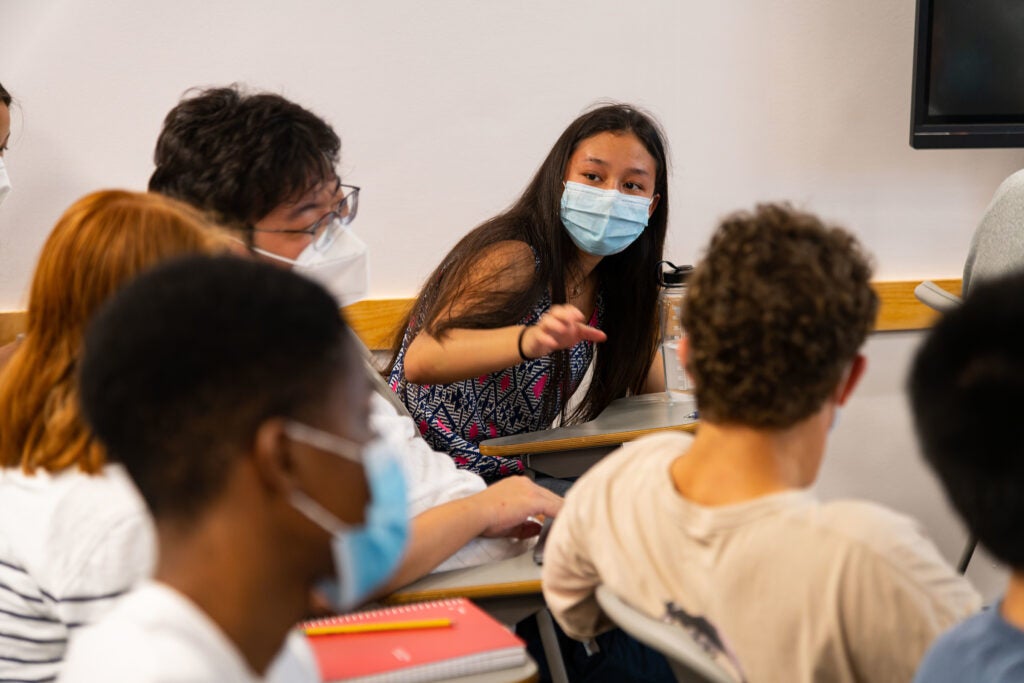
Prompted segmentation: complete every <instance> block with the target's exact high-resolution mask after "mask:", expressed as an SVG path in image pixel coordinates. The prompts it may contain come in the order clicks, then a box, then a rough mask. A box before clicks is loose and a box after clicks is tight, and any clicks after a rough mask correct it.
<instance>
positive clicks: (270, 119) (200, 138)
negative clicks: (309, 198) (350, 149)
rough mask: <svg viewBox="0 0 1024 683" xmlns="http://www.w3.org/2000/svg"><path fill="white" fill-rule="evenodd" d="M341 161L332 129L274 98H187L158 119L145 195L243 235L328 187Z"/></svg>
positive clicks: (235, 89) (230, 92)
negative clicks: (179, 204)
mask: <svg viewBox="0 0 1024 683" xmlns="http://www.w3.org/2000/svg"><path fill="white" fill-rule="evenodd" d="M340 154H341V140H340V139H339V138H338V136H337V134H336V133H335V132H334V129H332V128H331V126H330V124H328V123H327V122H326V121H324V120H323V119H322V118H320V117H319V116H317V115H316V114H314V113H313V112H311V111H309V110H307V109H304V108H302V107H301V106H299V105H298V104H295V103H294V102H292V101H290V100H288V99H285V98H284V97H281V96H280V95H275V94H273V93H255V94H250V93H247V92H245V91H244V90H243V89H242V88H241V87H240V86H238V85H231V86H229V87H226V88H210V89H207V90H198V91H190V92H189V93H187V94H186V96H185V97H183V98H182V100H181V101H180V102H179V103H178V105H177V106H176V107H174V108H173V109H172V110H171V111H170V112H169V113H168V114H167V117H166V118H165V119H164V125H163V129H162V130H161V131H160V137H159V138H158V139H157V143H156V151H155V152H154V153H153V162H154V163H155V164H156V169H155V170H154V171H153V175H152V176H151V177H150V179H149V190H150V191H151V192H159V193H161V194H165V195H169V196H171V197H174V198H175V199H180V200H182V201H184V202H187V203H189V204H192V205H193V206H196V207H199V208H201V209H204V210H206V211H208V212H210V213H211V214H212V215H213V216H214V217H215V218H216V219H217V220H218V221H220V222H223V223H224V224H226V225H228V226H229V227H236V228H239V227H246V226H248V225H250V224H252V223H255V222H256V221H258V220H260V219H261V218H263V217H264V216H266V215H267V214H268V213H270V212H271V211H272V210H274V209H275V208H276V207H277V206H280V205H281V204H283V203H285V202H287V201H294V200H295V199H297V198H298V197H301V196H302V195H303V194H305V193H306V192H308V191H309V190H311V189H313V188H314V187H316V186H317V185H319V184H322V183H326V182H330V181H331V180H333V178H334V167H335V166H336V165H337V164H338V158H339V155H340Z"/></svg>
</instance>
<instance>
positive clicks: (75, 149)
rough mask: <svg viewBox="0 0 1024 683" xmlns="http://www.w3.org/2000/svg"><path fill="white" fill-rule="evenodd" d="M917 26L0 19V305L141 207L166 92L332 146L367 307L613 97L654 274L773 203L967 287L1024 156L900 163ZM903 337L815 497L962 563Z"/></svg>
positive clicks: (805, 14)
mask: <svg viewBox="0 0 1024 683" xmlns="http://www.w3.org/2000/svg"><path fill="white" fill-rule="evenodd" d="M913 6H914V2H912V0H901V1H900V2H894V1H893V0H859V1H858V2H822V1H821V0H775V1H768V0H746V1H744V0H740V1H735V2H711V3H709V2H694V1H692V0H685V1H684V0H657V1H656V0H649V1H646V2H634V3H622V2H612V1H610V0H560V1H559V2H550V1H544V0H516V1H515V2H508V1H500V0H433V1H432V2H418V1H413V0H401V1H398V0H396V1H392V2H386V1H373V2H370V1H367V0H362V1H359V0H292V1H290V2H269V1H266V0H219V1H218V2H210V1H209V0H176V1H175V2H155V1H152V0H150V1H145V0H89V1H85V0H0V82H3V83H4V84H5V85H6V86H7V87H8V88H9V89H10V90H11V91H12V92H13V93H14V94H15V96H16V97H17V98H18V99H19V100H20V103H21V104H20V109H19V111H18V112H16V114H15V126H14V134H13V138H12V149H11V151H10V152H9V153H8V156H7V163H8V167H9V169H10V173H11V177H12V180H13V182H14V186H15V189H14V192H13V194H12V195H11V197H10V198H9V199H8V201H7V203H5V204H4V207H3V209H2V210H0V310H3V309H16V308H22V307H24V304H25V298H24V292H25V290H26V285H27V282H28V279H29V277H30V275H31V271H32V268H33V265H34V261H35V257H36V255H37V253H38V251H39V248H40V245H41V244H42V241H43V240H44V238H45V236H46V234H47V233H48V231H49V229H50V227H51V226H52V225H53V223H54V221H55V220H56V218H57V216H58V215H59V214H60V212H61V211H62V209H63V208H65V207H66V206H67V205H68V204H69V203H70V202H71V201H73V200H74V199H75V198H76V197H78V196H80V195H82V194H83V193H85V192H87V191H90V190H92V189H96V188H98V187H109V186H123V187H129V188H139V189H141V188H143V187H144V186H145V183H146V180H147V178H148V176H149V172H150V170H151V163H150V156H151V152H152V148H153V143H154V141H155V138H156V134H157V132H158V130H159V127H160V123H161V120H162V118H163V116H164V114H165V113H166V112H167V110H168V109H169V108H170V107H171V106H173V105H174V103H175V102H176V101H177V99H178V97H179V96H180V94H181V93H182V92H183V91H184V90H185V89H186V88H188V87H190V86H194V85H211V84H223V83H228V82H232V81H240V82H245V83H248V84H251V85H253V86H256V87H260V88H267V89H271V90H276V91H279V92H282V93H283V94H285V95H286V96H288V97H291V98H293V99H295V100H297V101H299V102H301V103H303V104H305V105H307V106H309V107H310V108H312V109H314V110H315V111H317V112H318V113H320V114H321V115H323V116H325V117H326V118H328V119H329V120H330V121H331V122H332V123H333V124H334V126H335V128H336V129H337V130H338V132H339V133H340V134H341V135H342V138H343V144H344V147H343V168H342V172H343V174H344V175H345V177H346V179H347V180H349V181H351V182H353V183H355V184H359V185H362V186H363V187H364V193H363V196H362V202H361V207H360V216H359V219H358V221H357V222H356V224H355V227H356V229H357V231H358V232H359V233H360V234H361V236H363V237H364V238H365V239H366V241H367V242H368V243H369V244H370V247H371V249H372V253H373V264H374V271H373V275H372V281H371V296H375V297H385V296H392V295H410V294H412V293H413V292H414V291H415V289H416V288H417V286H418V284H419V283H420V281H421V279H422V278H423V277H425V276H426V274H427V273H428V272H429V271H430V269H431V268H432V267H433V266H434V265H435V264H436V262H437V261H439V260H440V258H441V257H442V255H443V254H444V253H445V251H446V250H447V248H448V247H450V246H451V245H452V244H453V243H454V241H455V240H456V239H457V238H458V237H459V236H460V235H462V234H463V233H465V232H466V231H467V230H468V229H469V228H471V227H472V226H473V225H475V224H476V223H478V222H479V221H481V220H482V219H484V218H485V217H487V216H490V215H492V214H494V213H495V212H496V211H498V210H499V209H500V208H502V207H504V206H505V205H507V204H508V203H509V202H510V201H511V200H512V199H513V198H514V197H515V196H516V195H517V193H518V192H519V191H520V190H521V188H522V187H523V186H524V185H525V183H526V181H527V180H528V178H529V176H530V175H531V173H532V172H533V170H534V169H535V168H536V166H537V165H538V164H539V163H540V161H541V159H542V158H543V156H544V155H545V153H546V152H547V150H548V149H549V147H550V145H551V144H552V143H553V142H554V140H555V138H556V137H557V135H558V134H559V133H560V132H561V130H562V129H563V128H564V127H565V125H566V124H567V123H568V122H569V121H570V120H571V119H572V118H574V117H575V116H576V115H577V114H578V113H579V112H580V111H581V110H582V109H584V108H585V107H586V106H588V105H589V104H591V103H593V102H595V101H596V100H599V99H605V98H613V99H619V100H626V101H630V102H634V103H637V104H640V105H643V106H645V107H647V108H649V109H650V110H651V111H652V112H654V113H655V114H656V115H657V116H658V118H660V120H661V122H662V123H663V124H664V127H665V129H666V130H667V132H668V137H669V140H670V143H671V147H672V150H673V153H674V160H675V170H674V175H673V177H672V182H671V194H672V217H671V227H670V238H669V250H668V255H669V256H671V257H673V258H675V259H679V260H682V261H692V260H694V259H695V258H696V257H697V256H698V254H699V252H700V248H701V245H702V244H703V243H704V241H705V240H706V238H707V236H708V235H709V233H710V231H711V229H712V227H713V225H714V222H715V219H716V218H717V217H718V216H720V215H722V214H723V213H725V212H728V211H730V210H733V209H735V208H739V207H746V206H750V205H751V204H752V203H754V202H756V201H760V200H768V199H782V198H785V199H790V200H793V201H795V202H798V203H800V204H802V205H804V206H806V207H808V208H810V209H813V210H816V211H819V212H821V213H823V214H824V215H826V216H827V217H830V218H833V219H835V220H838V221H840V222H843V223H845V224H846V225H848V226H849V227H850V228H851V229H853V230H854V231H855V232H856V233H857V234H858V235H860V236H861V237H862V239H863V240H864V241H865V243H866V244H867V245H868V247H869V248H870V249H871V250H872V251H873V252H874V253H875V254H876V257H877V263H878V276H879V277H880V278H886V279H904V278H907V279H909V278H926V277H929V278H934V277H957V276H959V274H960V270H961V267H962V264H963V257H964V254H965V251H966V249H967V245H968V243H969V240H970V235H971V233H972V230H973V227H974V225H975V223H976V221H977V219H978V217H979V216H980V214H981V212H982V210H983V209H984V207H985V204H986V203H987V201H988V199H989V198H990V197H991V194H992V192H993V190H994V189H995V187H996V186H997V185H998V183H999V181H1000V180H1001V179H1002V178H1003V177H1005V176H1006V175H1008V174H1009V173H1010V172H1012V171H1014V170H1016V169H1017V168H1019V167H1020V166H1022V160H1024V154H1022V153H1021V152H1020V151H1017V150H979V151H928V152H923V151H914V150H911V149H910V147H909V146H908V144H907V138H908V128H909V102H910V78H911V52H912V47H913V12H914V7H913ZM916 340H917V335H879V336H877V337H876V338H875V339H874V340H873V341H872V342H871V344H870V347H869V349H870V351H871V353H872V362H873V363H874V367H875V368H880V369H878V370H872V371H871V374H869V376H868V380H867V384H868V385H869V387H871V390H870V391H865V392H863V395H862V396H861V397H860V399H856V400H855V401H854V404H853V405H852V406H851V407H850V409H849V410H848V411H847V414H846V415H845V416H844V424H843V425H842V426H841V427H839V428H838V429H837V431H836V435H835V436H836V439H835V448H834V451H835V452H834V454H833V459H832V461H831V462H830V463H829V465H828V466H827V467H826V470H825V472H824V474H823V483H822V488H823V490H824V491H825V492H826V493H829V494H832V493H842V492H851V493H858V494H863V495H867V496H872V497H875V498H878V499H882V500H886V501H887V502H890V503H894V504H897V505H898V506H900V507H902V508H903V509H907V510H909V511H911V512H913V513H915V514H918V515H920V516H923V517H925V518H926V520H927V522H928V525H929V528H930V530H931V531H933V532H934V533H936V534H939V535H941V536H943V541H942V543H943V548H944V550H946V551H947V553H948V554H949V555H951V556H952V555H954V554H955V553H956V549H955V546H957V545H958V543H959V541H958V540H957V538H956V536H957V535H958V533H959V532H957V531H955V530H951V527H950V518H949V516H948V511H946V510H945V508H944V507H943V506H942V504H941V503H940V502H939V501H938V499H937V498H936V495H935V494H936V491H935V489H934V487H933V486H932V484H931V482H930V480H928V479H927V478H926V475H925V474H924V473H923V471H921V470H920V469H918V468H917V467H916V455H915V454H914V453H913V441H912V438H911V433H910V428H909V423H908V421H907V417H906V413H905V409H904V408H903V405H904V403H903V399H902V382H903V376H904V374H905V372H906V359H907V357H908V356H909V353H910V352H911V350H912V348H913V346H914V344H915V343H916ZM868 465H870V467H869V466H868ZM901 468H902V469H901ZM895 471H898V472H899V473H900V476H899V477H897V476H893V474H892V473H893V472H895ZM894 482H897V483H898V485H896V484H894Z"/></svg>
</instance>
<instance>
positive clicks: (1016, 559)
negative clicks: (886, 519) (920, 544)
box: [908, 272, 1024, 570]
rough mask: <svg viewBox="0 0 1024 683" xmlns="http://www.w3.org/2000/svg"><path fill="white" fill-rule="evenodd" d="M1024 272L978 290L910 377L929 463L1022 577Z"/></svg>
mask: <svg viewBox="0 0 1024 683" xmlns="http://www.w3.org/2000/svg"><path fill="white" fill-rule="evenodd" d="M1022 294H1024V272H1017V273H1015V274H1013V275H1009V276H1006V277H1003V278H1000V279H997V280H992V281H989V282H983V283H977V284H974V285H972V287H971V291H970V293H969V294H968V296H967V298H966V300H965V301H964V303H963V305H962V306H961V307H960V308H958V309H956V310H953V311H950V312H949V313H947V314H946V315H945V316H944V317H943V319H942V320H940V321H939V323H938V324H937V325H936V326H935V327H934V328H933V329H932V331H931V333H930V334H929V335H928V338H927V339H926V340H925V342H924V344H922V345H921V348H920V349H919V350H918V352H917V356H916V358H915V360H914V364H913V368H912V370H911V373H910V379H909V383H908V384H909V387H908V388H909V393H910V403H911V408H912V409H913V414H914V426H915V429H916V431H917V437H918V441H919V442H920V444H921V450H922V451H923V453H924V456H925V459H926V460H927V461H928V463H929V464H930V465H931V467H932V469H934V470H935V472H936V473H937V474H938V475H939V478H940V479H941V480H942V484H943V486H944V487H945V489H946V494H947V496H948V497H949V500H950V502H951V503H952V504H953V507H954V508H956V510H957V512H958V513H959V514H960V516H961V517H962V518H963V520H964V522H966V524H967V527H968V528H969V529H970V530H971V532H972V533H973V534H974V535H976V536H977V538H978V539H979V540H980V541H981V543H982V544H983V545H984V546H985V547H987V548H988V549H989V550H990V551H991V552H992V554H993V555H995V556H996V557H998V558H999V559H1000V560H1002V561H1003V562H1005V563H1007V564H1008V565H1010V566H1011V567H1012V568H1014V569H1016V570H1021V569H1024V526H1022V525H1021V522H1020V520H1021V519H1022V518H1024V442H1022V441H1021V438H1020V435H1019V434H1018V433H1017V426H1018V420H1019V419H1020V411H1021V406H1024V296H1022Z"/></svg>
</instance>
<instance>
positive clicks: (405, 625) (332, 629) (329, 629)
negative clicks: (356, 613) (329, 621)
mask: <svg viewBox="0 0 1024 683" xmlns="http://www.w3.org/2000/svg"><path fill="white" fill-rule="evenodd" d="M451 625H452V620H451V619H420V620H418V621H392V622H388V623H383V624H336V625H334V626H307V627H305V628H304V629H303V632H304V633H305V634H306V635H307V636H332V635H335V634H337V633H372V632H374V631H411V630H418V629H424V628H445V627H448V626H451Z"/></svg>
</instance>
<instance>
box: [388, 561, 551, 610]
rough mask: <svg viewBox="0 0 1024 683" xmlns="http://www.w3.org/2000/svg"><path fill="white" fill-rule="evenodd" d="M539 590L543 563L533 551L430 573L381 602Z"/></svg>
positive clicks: (404, 601) (481, 596) (471, 597)
mask: <svg viewBox="0 0 1024 683" xmlns="http://www.w3.org/2000/svg"><path fill="white" fill-rule="evenodd" d="M539 593H540V566H539V565H537V564H536V563H535V562H534V561H533V551H532V550H530V551H527V552H525V553H523V554H522V555H518V556H516V557H512V558H509V559H507V560H501V561H499V562H488V563H487V564H482V565H480V566H478V567H469V568H467V569H453V570H451V571H447V572H437V573H436V574H428V575H427V576H425V577H423V578H422V579H420V580H419V581H416V582H414V583H411V584H409V585H408V586H406V587H405V588H400V589H399V590H397V591H395V592H394V593H392V594H391V595H389V596H387V597H385V598H382V599H381V600H379V601H378V602H381V603H383V604H385V605H405V604H408V603H410V602H422V601H424V600H444V599H447V598H469V599H471V600H472V599H481V598H504V597H509V596H516V595H532V594H539Z"/></svg>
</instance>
